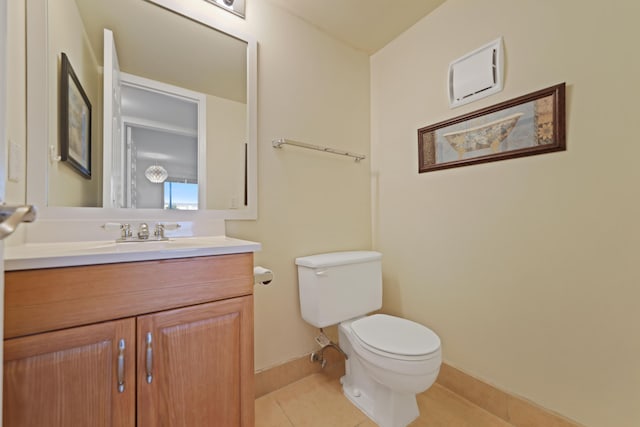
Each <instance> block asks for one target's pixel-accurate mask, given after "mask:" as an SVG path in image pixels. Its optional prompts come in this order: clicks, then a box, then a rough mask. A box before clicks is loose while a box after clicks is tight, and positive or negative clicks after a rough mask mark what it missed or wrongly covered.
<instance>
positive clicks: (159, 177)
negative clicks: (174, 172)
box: [144, 165, 169, 184]
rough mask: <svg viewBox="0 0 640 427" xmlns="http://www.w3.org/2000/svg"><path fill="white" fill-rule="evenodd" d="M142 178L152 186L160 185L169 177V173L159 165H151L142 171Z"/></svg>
mask: <svg viewBox="0 0 640 427" xmlns="http://www.w3.org/2000/svg"><path fill="white" fill-rule="evenodd" d="M144 176H146V177H147V179H148V180H149V181H151V182H153V183H154V184H162V183H163V182H165V181H166V180H167V178H168V177H169V173H168V172H167V170H166V169H165V168H163V167H162V166H160V165H151V166H149V167H148V168H147V170H146V171H144Z"/></svg>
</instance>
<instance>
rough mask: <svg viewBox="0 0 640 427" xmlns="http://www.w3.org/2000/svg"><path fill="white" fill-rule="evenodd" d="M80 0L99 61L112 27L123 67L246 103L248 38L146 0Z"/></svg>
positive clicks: (85, 23) (88, 32)
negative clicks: (193, 19)
mask: <svg viewBox="0 0 640 427" xmlns="http://www.w3.org/2000/svg"><path fill="white" fill-rule="evenodd" d="M256 1H260V0H256ZM76 4H77V5H78V9H79V12H80V15H81V17H82V20H83V22H84V25H85V29H86V32H87V36H88V37H89V41H90V43H91V45H92V48H93V50H94V52H95V54H96V55H97V60H98V63H99V64H102V53H103V47H102V41H103V32H102V31H103V28H108V29H110V30H112V31H113V37H114V39H115V42H116V49H117V52H118V59H119V61H120V68H121V70H122V71H124V72H127V73H129V74H134V75H137V76H141V77H146V78H149V79H152V80H157V81H160V82H163V83H169V84H172V85H175V86H179V87H182V88H186V89H190V90H194V91H197V92H202V93H207V94H210V95H215V96H219V97H222V98H227V99H231V100H234V101H238V102H243V103H244V102H246V89H247V73H246V70H247V53H246V48H247V44H246V43H245V42H243V41H240V40H237V39H235V38H233V37H230V36H228V35H226V34H223V33H221V32H218V31H214V30H212V29H211V28H210V27H206V26H204V25H199V24H195V25H194V22H193V21H191V20H189V19H186V18H183V17H180V16H178V15H176V14H174V13H173V12H170V11H168V10H166V9H163V8H160V7H158V6H157V5H155V4H153V3H149V2H146V1H140V0H109V1H105V0H76ZM123 11H126V13H125V12H123ZM212 76H215V77H212Z"/></svg>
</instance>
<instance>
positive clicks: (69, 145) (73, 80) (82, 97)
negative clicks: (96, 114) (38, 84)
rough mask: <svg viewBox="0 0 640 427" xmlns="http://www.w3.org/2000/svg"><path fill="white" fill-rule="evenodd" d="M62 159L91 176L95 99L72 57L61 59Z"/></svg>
mask: <svg viewBox="0 0 640 427" xmlns="http://www.w3.org/2000/svg"><path fill="white" fill-rule="evenodd" d="M59 121H60V123H59V127H60V131H59V133H60V159H61V160H62V161H63V162H66V163H67V164H68V165H69V166H71V167H72V168H73V169H75V170H76V171H77V172H78V173H79V174H80V175H82V176H83V177H85V178H87V179H91V102H89V97H88V96H87V94H86V93H85V91H84V89H83V88H82V85H81V84H80V81H79V80H78V77H77V76H76V73H75V72H74V71H73V67H72V66H71V63H70V62H69V58H68V57H67V55H66V54H65V53H64V52H63V53H62V55H61V63H60V118H59Z"/></svg>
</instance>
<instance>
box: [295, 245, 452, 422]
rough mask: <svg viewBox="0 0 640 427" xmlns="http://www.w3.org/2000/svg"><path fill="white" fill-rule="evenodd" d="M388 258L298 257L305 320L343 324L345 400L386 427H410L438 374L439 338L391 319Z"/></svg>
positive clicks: (358, 254)
mask: <svg viewBox="0 0 640 427" xmlns="http://www.w3.org/2000/svg"><path fill="white" fill-rule="evenodd" d="M381 258H382V254H380V253H379V252H373V251H351V252H334V253H327V254H318V255H311V256H307V257H300V258H296V264H297V265H298V285H299V291H300V308H301V310H300V311H301V314H302V318H303V319H304V320H306V321H307V322H309V323H310V324H312V325H314V326H316V327H318V328H324V327H326V326H330V325H339V327H338V333H339V346H340V348H341V349H342V351H343V352H344V353H345V355H346V356H347V360H346V362H345V367H346V374H345V375H344V377H342V378H341V382H342V388H343V391H344V394H345V396H347V398H348V399H349V400H350V401H351V402H352V403H353V404H354V405H356V406H357V407H358V408H359V409H360V410H361V411H362V412H364V413H365V414H367V416H369V418H371V419H372V420H373V421H374V422H375V423H376V424H378V425H379V426H380V427H406V426H407V425H408V424H409V423H410V422H411V421H413V420H414V419H415V418H417V417H418V415H419V411H418V404H417V402H416V394H417V393H421V392H422V391H424V390H426V389H427V388H429V387H430V386H431V385H432V384H433V383H434V382H435V380H436V377H437V376H438V372H439V371H440V364H441V362H442V355H441V350H440V339H439V338H438V336H437V335H436V334H435V333H434V332H433V331H431V330H430V329H429V328H427V327H426V326H423V325H420V324H419V323H415V322H412V321H410V320H407V319H402V318H400V317H395V316H389V315H385V314H373V315H367V313H371V312H373V311H376V310H379V309H380V307H381V306H382V269H381Z"/></svg>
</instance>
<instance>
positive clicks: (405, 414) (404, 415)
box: [340, 375, 420, 427]
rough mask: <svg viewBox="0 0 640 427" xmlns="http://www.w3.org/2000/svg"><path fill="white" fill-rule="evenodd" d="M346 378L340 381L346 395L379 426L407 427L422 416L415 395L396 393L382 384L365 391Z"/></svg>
mask: <svg viewBox="0 0 640 427" xmlns="http://www.w3.org/2000/svg"><path fill="white" fill-rule="evenodd" d="M345 377H346V375H345ZM345 377H342V378H341V379H340V382H343V385H342V390H343V392H344V395H345V396H346V397H347V399H349V400H350V401H351V403H353V404H354V405H355V406H356V407H357V408H358V409H360V410H361V411H362V412H363V413H364V414H365V415H366V416H367V417H369V418H370V419H371V420H372V421H373V422H375V423H376V424H377V425H378V426H380V427H406V426H407V425H409V424H410V423H411V422H412V421H414V420H415V419H416V418H418V416H419V415H420V412H419V410H418V404H417V402H416V396H415V394H410V393H395V392H392V391H391V390H390V389H388V388H386V387H383V386H381V385H380V384H377V386H376V387H374V388H368V389H367V390H366V391H363V390H362V389H360V388H358V387H357V386H354V385H351V384H349V383H348V380H347V379H346V378H345ZM345 382H347V384H344V383H345Z"/></svg>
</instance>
